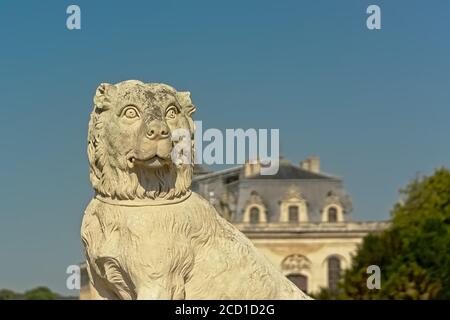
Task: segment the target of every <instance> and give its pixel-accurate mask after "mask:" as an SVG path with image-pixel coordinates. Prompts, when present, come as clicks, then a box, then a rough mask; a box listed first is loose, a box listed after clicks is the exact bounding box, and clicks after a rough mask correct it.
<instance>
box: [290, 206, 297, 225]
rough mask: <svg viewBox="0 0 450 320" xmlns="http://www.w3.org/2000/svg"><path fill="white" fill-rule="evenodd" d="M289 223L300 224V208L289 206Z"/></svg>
mask: <svg viewBox="0 0 450 320" xmlns="http://www.w3.org/2000/svg"><path fill="white" fill-rule="evenodd" d="M288 211H289V222H298V206H289V209H288Z"/></svg>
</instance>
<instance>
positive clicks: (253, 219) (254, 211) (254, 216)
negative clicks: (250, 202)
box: [250, 207, 259, 223]
mask: <svg viewBox="0 0 450 320" xmlns="http://www.w3.org/2000/svg"><path fill="white" fill-rule="evenodd" d="M250 223H259V209H258V208H256V207H253V208H251V209H250Z"/></svg>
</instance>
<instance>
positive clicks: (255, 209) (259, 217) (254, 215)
mask: <svg viewBox="0 0 450 320" xmlns="http://www.w3.org/2000/svg"><path fill="white" fill-rule="evenodd" d="M266 211H267V210H266V206H265V205H264V202H263V201H262V198H261V196H260V195H259V194H258V193H257V192H256V191H252V193H251V194H250V198H249V199H248V200H247V203H246V205H245V209H244V217H243V219H242V222H247V223H248V222H250V223H252V224H257V223H264V222H267V212H266Z"/></svg>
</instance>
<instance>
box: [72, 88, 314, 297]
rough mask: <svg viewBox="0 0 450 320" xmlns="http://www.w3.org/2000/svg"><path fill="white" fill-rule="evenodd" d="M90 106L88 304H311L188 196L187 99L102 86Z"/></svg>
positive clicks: (85, 234)
mask: <svg viewBox="0 0 450 320" xmlns="http://www.w3.org/2000/svg"><path fill="white" fill-rule="evenodd" d="M94 104H95V105H94V110H93V111H92V114H91V119H90V124H89V134H88V135H89V136H88V157H89V164H90V179H91V182H92V185H93V187H94V190H95V193H96V196H95V198H94V199H92V201H91V202H90V204H89V205H88V207H87V209H86V212H85V215H84V218H83V224H82V228H81V235H82V240H83V243H84V246H85V253H86V262H87V270H88V273H89V278H90V283H91V295H92V297H93V298H95V299H309V297H308V296H307V295H305V294H304V293H303V292H302V291H300V290H299V289H298V288H297V287H296V286H295V285H294V284H293V283H291V282H290V281H289V280H288V279H287V278H286V277H285V276H283V274H282V273H281V272H280V271H278V270H277V269H276V267H275V266H273V265H272V264H271V263H270V262H269V261H268V260H267V259H266V258H265V257H264V256H263V255H262V254H261V253H259V252H258V251H257V249H256V248H255V247H254V246H253V244H252V243H251V242H250V240H249V239H247V238H246V237H245V236H244V235H243V234H242V233H241V232H240V231H239V230H238V229H237V228H236V227H234V226H233V225H231V224H230V223H228V222H227V221H226V220H225V219H223V218H222V217H220V216H219V214H218V213H217V212H216V210H215V209H214V208H213V207H212V206H211V205H210V203H209V202H208V201H206V200H205V199H203V198H201V197H200V196H199V195H198V194H196V193H193V192H191V190H190V185H191V179H192V171H193V165H192V162H193V161H192V160H193V152H192V151H193V150H192V149H193V147H194V146H193V142H191V141H193V139H189V135H193V132H194V125H193V121H192V118H191V115H192V113H193V112H194V110H195V107H194V105H193V104H192V102H191V99H190V94H189V93H188V92H177V91H176V90H175V89H174V88H172V87H170V86H168V85H165V84H154V83H150V84H145V83H142V82H140V81H135V80H130V81H124V82H121V83H118V84H115V85H111V84H101V85H100V86H99V87H98V89H97V92H96V95H95V98H94ZM179 129H182V130H184V131H183V132H188V135H187V136H186V135H185V136H184V138H181V139H178V140H177V141H173V140H176V139H173V137H174V135H175V134H174V133H175V132H178V131H177V130H179ZM182 143H185V144H186V143H189V149H190V150H189V151H191V152H186V148H184V149H183V148H178V147H179V146H180V144H182ZM174 150H175V151H174ZM188 160H191V161H188Z"/></svg>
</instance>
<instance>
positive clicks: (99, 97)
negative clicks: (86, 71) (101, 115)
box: [94, 83, 117, 110]
mask: <svg viewBox="0 0 450 320" xmlns="http://www.w3.org/2000/svg"><path fill="white" fill-rule="evenodd" d="M116 91H117V88H116V86H115V85H112V84H109V83H101V84H100V85H99V86H98V87H97V90H96V91H95V96H94V105H95V107H96V108H97V109H100V110H107V109H108V108H109V106H110V103H111V100H112V97H113V96H114V95H115V93H116Z"/></svg>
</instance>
